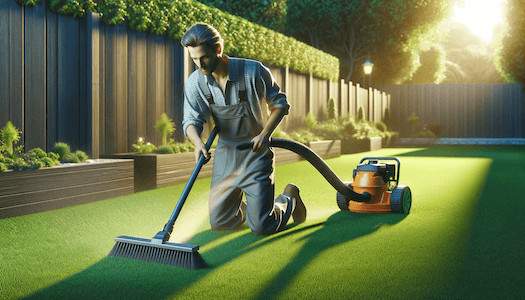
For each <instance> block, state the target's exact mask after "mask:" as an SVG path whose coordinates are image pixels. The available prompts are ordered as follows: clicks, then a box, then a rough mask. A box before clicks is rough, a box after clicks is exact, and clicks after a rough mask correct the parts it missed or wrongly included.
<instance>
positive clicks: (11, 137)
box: [0, 121, 21, 155]
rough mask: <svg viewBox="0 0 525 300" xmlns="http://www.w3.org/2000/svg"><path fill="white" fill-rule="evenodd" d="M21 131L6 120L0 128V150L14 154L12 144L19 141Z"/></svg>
mask: <svg viewBox="0 0 525 300" xmlns="http://www.w3.org/2000/svg"><path fill="white" fill-rule="evenodd" d="M20 134H21V132H20V131H19V130H18V129H17V128H16V127H15V126H14V125H13V123H11V121H7V123H6V124H5V126H4V128H2V129H0V152H5V153H7V154H9V155H13V154H14V152H15V151H14V148H13V147H14V144H16V143H18V141H20Z"/></svg>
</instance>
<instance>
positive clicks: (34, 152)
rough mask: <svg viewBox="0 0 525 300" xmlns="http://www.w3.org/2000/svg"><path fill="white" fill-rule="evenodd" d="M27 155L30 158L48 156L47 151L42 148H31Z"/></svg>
mask: <svg viewBox="0 0 525 300" xmlns="http://www.w3.org/2000/svg"><path fill="white" fill-rule="evenodd" d="M27 155H28V157H29V158H36V159H40V158H44V157H47V153H46V151H44V150H42V149H41V148H33V149H31V150H29V152H27Z"/></svg>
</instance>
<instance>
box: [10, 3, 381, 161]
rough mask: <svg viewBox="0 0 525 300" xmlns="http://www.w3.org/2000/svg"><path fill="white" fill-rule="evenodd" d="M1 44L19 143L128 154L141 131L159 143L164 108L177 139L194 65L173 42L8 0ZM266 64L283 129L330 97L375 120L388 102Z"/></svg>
mask: <svg viewBox="0 0 525 300" xmlns="http://www.w3.org/2000/svg"><path fill="white" fill-rule="evenodd" d="M44 2H45V1H44ZM0 45H1V47H0V125H3V124H5V122H6V121H7V120H12V121H13V123H14V124H15V126H16V127H18V128H20V129H22V131H23V137H24V140H23V142H22V143H23V144H24V145H25V147H26V149H30V148H33V147H41V148H44V149H47V150H49V149H50V148H51V147H52V146H53V144H54V143H55V142H56V141H64V142H67V143H69V144H70V145H71V146H72V148H74V149H77V148H80V149H82V150H86V151H88V152H89V153H90V154H91V155H92V156H93V157H98V156H99V155H100V154H110V153H116V152H127V151H129V150H130V148H131V145H132V144H133V143H134V142H135V141H136V140H137V138H138V137H139V136H142V137H145V139H146V140H147V141H151V142H154V143H159V142H160V137H159V136H158V134H157V133H156V132H155V130H154V125H155V120H156V119H157V118H158V117H159V116H160V114H161V113H163V112H166V113H167V114H168V115H169V116H170V117H172V118H173V119H174V121H175V125H176V127H177V128H178V129H179V130H178V131H177V132H176V135H177V137H178V138H181V137H182V133H181V131H180V128H181V127H182V126H181V121H182V106H183V86H184V83H185V80H186V78H188V76H189V74H190V73H191V72H192V71H193V70H194V66H193V63H192V62H191V60H190V59H189V57H188V55H187V52H186V51H184V49H183V48H182V47H181V46H180V44H179V41H174V40H171V39H169V38H166V37H160V36H154V35H150V34H145V33H140V32H135V31H133V30H130V29H128V28H127V27H126V26H124V25H118V26H108V25H105V24H103V23H102V22H101V21H100V20H99V18H98V17H97V16H95V15H89V16H87V17H86V18H81V19H75V18H72V17H66V16H61V15H57V14H55V13H53V12H51V11H49V10H47V9H46V7H45V5H44V4H39V5H37V6H36V7H33V8H25V7H22V6H20V5H18V4H17V3H16V1H14V0H6V1H2V2H1V3H0ZM4 45H7V46H4ZM270 68H271V70H272V74H273V75H274V77H275V80H276V82H277V83H278V84H279V86H281V87H282V89H283V90H284V91H285V92H286V94H287V97H288V100H289V102H290V104H291V106H292V109H291V111H290V115H289V116H288V117H287V118H286V119H287V121H286V124H285V126H286V125H287V124H292V123H294V124H296V123H301V122H302V121H303V120H304V117H305V115H306V114H308V113H309V112H312V113H313V114H314V115H317V116H319V115H321V114H322V112H323V111H324V112H326V110H327V103H328V100H329V99H330V98H331V99H333V100H334V103H335V105H336V112H337V114H338V115H340V116H355V115H356V113H357V110H358V108H359V107H363V110H364V113H365V116H366V118H367V119H371V120H376V121H377V120H379V119H380V116H381V115H382V114H381V113H379V111H384V109H386V107H388V105H389V96H388V95H387V94H385V93H378V92H377V91H374V90H366V89H363V88H361V87H359V85H353V84H352V83H351V82H348V83H345V82H344V81H340V82H331V81H328V80H324V79H319V78H316V77H313V76H312V75H311V74H310V75H305V74H300V73H297V72H295V71H293V70H290V69H288V68H275V67H271V66H270ZM370 109H376V111H377V113H375V114H374V110H370ZM378 116H379V118H378Z"/></svg>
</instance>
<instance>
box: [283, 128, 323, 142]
mask: <svg viewBox="0 0 525 300" xmlns="http://www.w3.org/2000/svg"><path fill="white" fill-rule="evenodd" d="M290 138H292V140H294V141H297V142H299V143H303V144H308V143H310V142H314V141H318V140H320V138H319V137H317V136H316V135H315V134H313V133H312V132H310V131H308V130H304V129H303V130H299V131H296V132H292V133H290Z"/></svg>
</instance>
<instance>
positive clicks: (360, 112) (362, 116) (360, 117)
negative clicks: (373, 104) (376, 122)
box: [357, 106, 365, 121]
mask: <svg viewBox="0 0 525 300" xmlns="http://www.w3.org/2000/svg"><path fill="white" fill-rule="evenodd" d="M364 119H365V113H364V112H363V107H361V106H359V109H358V110H357V121H361V120H364Z"/></svg>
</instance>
